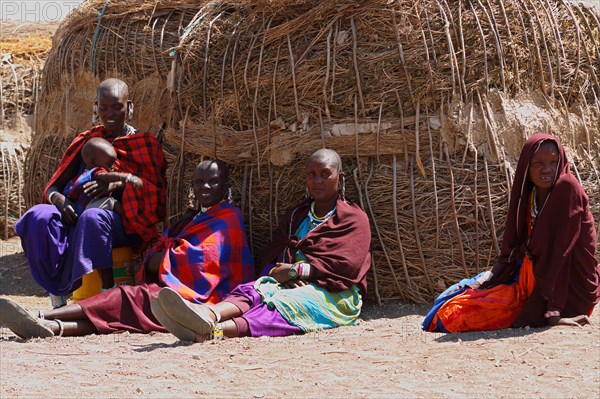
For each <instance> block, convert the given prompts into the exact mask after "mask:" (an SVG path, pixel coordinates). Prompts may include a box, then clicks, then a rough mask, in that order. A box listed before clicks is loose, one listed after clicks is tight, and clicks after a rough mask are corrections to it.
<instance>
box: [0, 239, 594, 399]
mask: <svg viewBox="0 0 600 399" xmlns="http://www.w3.org/2000/svg"><path fill="white" fill-rule="evenodd" d="M0 294H1V295H3V296H8V297H10V298H12V299H14V300H16V301H17V302H19V303H20V304H22V305H24V306H25V307H26V308H27V309H28V310H30V311H32V312H33V311H35V310H38V309H45V308H47V306H48V299H47V297H46V295H45V293H44V292H43V290H41V289H40V288H39V287H37V286H36V284H35V282H33V281H32V279H31V277H30V275H29V270H28V267H27V264H26V262H25V259H24V257H23V254H22V253H21V252H20V245H19V243H18V241H17V240H15V239H13V240H10V241H8V242H6V241H0ZM427 310H428V309H427V306H420V305H411V304H403V303H399V302H393V303H386V304H385V305H384V306H381V307H379V306H377V305H374V304H367V305H366V306H365V309H364V312H363V316H362V320H361V322H360V324H359V325H357V326H354V327H346V328H339V329H336V330H331V331H328V332H321V333H315V334H308V335H304V336H300V337H288V338H242V339H230V340H224V341H220V342H211V343H204V344H189V343H183V342H180V341H178V340H177V339H176V338H175V337H174V336H172V335H170V334H162V333H156V334H150V335H140V334H116V335H110V336H99V335H92V336H87V337H77V338H49V339H33V340H30V341H22V340H20V339H18V338H17V337H16V336H14V335H13V334H12V333H11V332H10V331H9V330H7V329H6V328H2V329H0V351H1V354H0V375H1V379H0V380H1V382H0V397H1V398H36V397H54V398H56V397H58V398H64V397H69V398H70V397H92V398H104V397H169V398H171V397H242V398H275V397H284V398H287V397H289V398H295V397H303V398H304V397H324V396H327V397H348V396H352V397H377V398H379V397H411V398H413V397H415V398H416V397H424V398H425V397H426V398H430V397H457V398H462V397H478V396H486V397H581V398H597V397H600V317H599V316H598V313H599V312H600V310H598V309H597V311H596V312H595V314H594V316H593V317H592V321H593V322H594V325H592V326H586V327H584V328H568V327H555V328H552V329H550V328H544V329H529V330H525V329H521V330H505V331H500V332H486V333H469V334H455V335H445V334H431V333H424V332H422V331H421V330H420V323H421V320H422V318H423V316H424V314H425V313H426V312H427Z"/></svg>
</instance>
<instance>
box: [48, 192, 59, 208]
mask: <svg viewBox="0 0 600 399" xmlns="http://www.w3.org/2000/svg"><path fill="white" fill-rule="evenodd" d="M54 194H58V191H52V192H51V193H50V194H48V202H49V203H50V204H52V205H54V204H53V203H52V196H53V195H54Z"/></svg>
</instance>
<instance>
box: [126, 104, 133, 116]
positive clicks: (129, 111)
mask: <svg viewBox="0 0 600 399" xmlns="http://www.w3.org/2000/svg"><path fill="white" fill-rule="evenodd" d="M132 118H133V102H132V101H131V100H127V120H131V119H132Z"/></svg>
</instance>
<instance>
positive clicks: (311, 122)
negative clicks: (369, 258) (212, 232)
mask: <svg viewBox="0 0 600 399" xmlns="http://www.w3.org/2000/svg"><path fill="white" fill-rule="evenodd" d="M103 4H104V2H103V1H94V2H91V3H89V5H87V6H86V7H84V8H81V9H80V11H78V13H77V14H74V15H73V17H72V18H70V20H69V21H66V22H65V24H63V26H62V27H61V31H60V34H58V35H57V37H58V39H57V41H56V42H55V48H54V51H53V53H52V55H51V57H50V60H52V62H50V60H49V62H48V64H47V69H46V74H45V76H46V78H45V86H44V99H43V100H42V101H41V103H43V104H45V105H43V107H45V108H44V109H47V110H48V111H47V112H45V113H44V116H45V118H38V119H37V121H38V122H39V123H40V124H39V129H38V131H44V132H45V135H44V136H43V137H42V138H41V139H40V140H39V141H37V142H36V146H37V147H36V152H35V156H33V157H31V161H30V162H29V164H36V165H39V164H44V165H45V164H47V165H48V167H49V168H50V169H49V170H50V171H51V170H52V169H53V168H52V166H53V165H55V163H56V156H57V154H60V153H61V151H62V150H63V149H64V146H65V145H66V144H67V143H68V142H69V140H70V137H72V134H74V130H82V129H83V128H87V127H88V126H87V125H86V124H85V123H87V122H82V120H86V119H87V118H88V117H89V116H88V115H89V111H88V110H87V109H84V108H82V109H83V111H82V110H80V109H76V110H74V111H72V112H71V113H68V114H67V113H66V109H67V108H66V105H67V104H72V103H74V104H76V105H77V104H84V103H85V104H87V105H86V106H90V105H91V102H92V101H91V97H92V96H93V90H94V89H95V85H96V84H97V82H98V81H99V80H100V79H101V78H104V77H106V76H108V75H115V76H118V77H124V78H125V80H127V81H128V83H130V86H132V87H134V90H133V91H134V100H135V102H136V104H137V109H138V110H139V109H140V107H141V108H142V109H144V112H143V114H144V115H143V117H142V118H141V119H139V120H137V121H134V124H137V125H138V126H139V127H142V128H144V129H145V128H148V129H152V130H154V131H158V130H159V128H160V127H162V126H163V125H165V129H164V131H163V130H162V129H160V130H161V131H163V132H164V136H163V137H164V146H165V150H166V152H167V156H168V159H169V161H170V165H171V167H170V170H169V184H170V189H169V207H170V213H171V215H176V214H177V213H178V212H180V211H181V210H182V209H183V207H184V206H185V205H187V203H188V201H189V195H188V194H189V184H188V182H189V181H190V176H191V173H192V170H193V167H194V165H195V164H196V163H197V161H198V159H199V158H201V157H204V156H209V157H215V156H216V157H218V158H220V159H223V160H226V161H228V162H230V163H232V164H233V166H234V167H233V172H232V179H233V181H234V185H235V187H234V188H235V189H236V191H237V192H238V193H239V198H237V199H238V203H239V204H240V206H241V208H242V209H243V211H244V214H245V217H246V223H247V227H248V233H249V236H250V240H251V242H252V246H253V249H254V252H255V255H258V254H259V253H260V251H261V249H262V248H263V247H264V245H265V243H266V242H267V241H268V240H269V232H270V230H271V228H272V227H274V226H275V225H276V224H277V222H278V220H277V218H278V217H279V215H280V213H281V212H282V211H283V210H284V209H286V208H288V207H289V206H290V205H291V204H293V203H295V202H297V201H298V200H299V199H300V197H302V196H303V190H304V189H303V184H302V174H303V173H302V170H303V165H304V160H305V158H306V156H307V155H309V154H310V153H311V152H313V151H314V150H316V149H317V148H320V147H322V146H327V147H330V148H334V149H335V150H337V151H338V152H339V153H340V154H341V155H342V156H343V159H344V163H345V170H346V175H347V179H346V187H347V195H348V197H349V198H351V199H353V200H355V201H357V202H359V203H361V205H362V206H363V207H364V209H365V210H366V211H367V213H368V214H369V216H370V218H371V223H372V233H373V243H372V247H373V256H374V259H375V262H374V267H373V273H372V274H371V276H370V278H371V280H372V281H371V282H372V283H374V284H372V285H371V287H372V288H374V289H373V290H372V291H371V292H372V293H373V294H374V296H375V297H376V298H377V299H378V300H385V299H390V298H401V299H404V300H410V301H415V302H424V301H428V300H430V299H431V298H432V297H433V296H434V295H435V294H436V293H438V292H439V291H441V290H442V289H443V288H444V287H445V286H447V285H448V284H449V283H453V282H455V281H456V280H457V279H459V278H462V277H465V276H467V275H472V274H474V273H476V272H477V271H478V270H482V269H485V268H487V267H489V265H490V262H492V260H493V259H494V257H495V256H496V254H497V253H498V249H499V245H500V243H499V241H500V234H501V231H502V228H503V225H504V219H505V212H506V204H507V201H508V192H509V188H510V184H511V181H512V173H513V170H512V167H513V165H514V163H515V162H516V158H517V156H518V153H519V151H520V148H521V146H522V144H523V142H524V140H525V139H526V138H527V137H528V136H530V135H531V134H532V133H533V132H535V131H536V130H545V131H548V132H552V133H554V134H556V135H557V136H559V137H560V139H561V141H562V142H563V143H564V144H565V146H566V147H567V148H568V149H569V154H570V155H571V157H572V158H573V160H574V162H573V164H574V169H575V170H576V172H577V173H578V175H579V176H580V179H581V180H582V182H583V184H584V187H585V188H586V189H587V190H588V192H590V195H591V197H592V203H593V204H598V203H600V192H599V191H598V188H597V187H598V186H599V184H600V178H599V176H598V172H597V171H598V170H600V154H599V152H600V129H599V128H598V126H600V104H599V102H598V96H599V93H600V84H599V82H598V79H599V76H600V73H599V71H600V51H599V46H600V44H599V43H600V40H599V39H600V23H599V21H598V19H599V17H598V12H597V11H595V10H594V9H592V8H589V7H586V6H584V5H578V4H574V3H570V2H566V1H557V0H550V1H545V0H519V1H517V0H507V1H503V2H502V1H490V0H475V1H460V0H459V1H455V2H449V1H447V0H417V1H408V0H396V1H388V0H364V1H349V0H342V1H317V0H304V1H277V0H254V1H250V0H243V1H235V2H220V1H209V2H203V3H201V4H190V3H188V2H187V1H181V2H157V3H155V4H152V7H151V5H150V4H145V3H143V2H141V1H129V2H123V3H119V4H117V5H115V6H114V7H113V8H111V6H109V7H108V8H107V10H106V12H105V14H104V17H103V21H104V22H103V23H102V25H101V28H100V32H101V33H100V35H99V36H98V39H97V40H95V39H94V31H95V27H96V22H97V13H98V12H99V10H100V8H101V6H102V5H103ZM175 4H176V5H175ZM177 13H180V14H177ZM166 15H168V16H170V17H166ZM175 15H177V16H179V17H177V18H176V17H175ZM176 20H177V21H179V22H178V23H175V22H174V21H176ZM184 22H185V23H184ZM186 24H187V27H185V29H184V26H186ZM157 26H159V27H160V26H166V27H167V29H159V28H157ZM158 31H161V32H163V31H164V32H165V37H167V33H171V34H172V36H169V37H170V39H169V40H168V43H167V40H165V42H163V43H160V44H159V43H158V40H157V37H158V36H157V32H158ZM179 36H181V37H179ZM161 37H162V34H161ZM153 38H154V39H153ZM94 42H95V43H96V46H95V56H94V57H91V47H92V46H91V43H94ZM169 47H175V49H176V53H177V55H176V58H174V59H173V58H168V57H166V55H165V54H163V51H164V50H165V49H167V48H169ZM134 48H137V49H143V51H140V52H135V53H134V52H133V49H134ZM130 49H131V50H130ZM90 58H91V59H92V61H93V62H92V70H93V74H92V73H90V72H89V65H88V64H89V59H90ZM147 79H154V80H153V83H152V84H151V85H148V84H147V83H146V82H145V81H146V80H147ZM82 81H83V82H84V84H81V82H82ZM92 83H93V84H92ZM138 84H143V87H144V88H145V89H144V90H137V89H135V86H136V85H138ZM155 84H156V85H158V86H154V85H155ZM80 89H82V90H80ZM150 89H154V90H155V91H152V92H151V93H152V94H151V96H149V95H140V91H142V92H144V93H146V91H148V92H149V90H150ZM76 90H77V91H76ZM156 90H157V91H156ZM76 93H84V94H76ZM167 94H169V95H168V96H167ZM77 96H80V97H77ZM52 98H54V99H59V101H58V103H59V104H60V106H61V107H65V108H64V109H65V114H66V116H65V115H61V116H59V117H54V116H53V114H52V113H51V112H50V110H51V109H52V108H51V107H54V108H56V101H54V102H52V101H51V99H52ZM157 103H158V104H160V106H157V105H156V104H157ZM165 104H166V105H165ZM40 108H42V105H40ZM88 109H89V108H88ZM82 118H83V119H82ZM140 124H141V126H140ZM144 124H146V125H144ZM50 149H51V150H50ZM45 173H49V172H48V171H46V172H45ZM47 177H48V175H45V176H42V175H41V174H40V175H37V176H36V178H35V179H34V180H35V184H32V185H31V190H32V192H36V193H37V192H39V191H40V190H41V186H43V183H44V182H45V181H46V180H47ZM599 211H600V208H598V206H596V205H595V207H594V212H595V215H596V217H600V212H599Z"/></svg>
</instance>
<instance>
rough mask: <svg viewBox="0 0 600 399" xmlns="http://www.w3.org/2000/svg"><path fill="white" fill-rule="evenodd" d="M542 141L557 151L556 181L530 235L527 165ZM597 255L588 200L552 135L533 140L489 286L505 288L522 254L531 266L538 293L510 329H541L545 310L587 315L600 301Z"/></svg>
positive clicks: (525, 150)
mask: <svg viewBox="0 0 600 399" xmlns="http://www.w3.org/2000/svg"><path fill="white" fill-rule="evenodd" d="M545 140H551V141H553V142H554V143H556V145H557V147H558V149H559V156H560V160H559V165H558V170H557V178H556V182H555V184H554V187H553V188H552V190H551V191H550V194H549V195H548V199H547V201H546V204H545V205H544V206H543V208H542V209H541V211H540V213H539V215H538V217H537V218H536V221H535V224H534V226H533V230H532V231H531V234H530V235H528V231H527V224H526V216H527V212H528V211H529V206H528V199H529V194H530V193H531V190H532V188H533V184H532V183H531V181H530V180H529V173H528V170H529V163H530V161H531V159H532V157H533V155H534V154H535V152H536V151H537V150H538V149H539V147H540V145H541V143H542V142H544V141H545ZM595 251H596V230H595V227H594V217H593V216H592V213H591V212H590V207H589V204H588V196H587V195H586V193H585V192H584V191H583V188H582V187H581V185H580V184H579V182H578V181H577V179H576V178H575V176H573V174H572V173H571V171H570V169H569V161H568V159H567V156H566V154H565V150H564V148H563V147H562V145H561V144H560V143H559V142H558V140H557V139H556V137H554V136H552V135H549V134H536V135H534V136H532V137H531V138H529V140H527V142H526V143H525V145H524V146H523V149H522V151H521V155H520V157H519V162H518V164H517V170H516V173H515V179H514V182H513V187H512V191H511V198H510V205H509V209H508V216H507V220H506V228H505V231H504V237H503V241H502V251H501V255H500V259H499V261H498V262H497V263H496V265H495V266H494V268H493V273H494V277H493V279H492V281H490V283H491V284H489V285H497V284H503V283H509V281H510V277H511V275H512V274H513V273H514V271H515V261H516V260H518V259H519V258H522V257H523V256H524V255H525V254H527V256H529V257H530V258H531V260H532V261H533V272H534V275H535V281H536V287H535V289H534V292H533V293H532V295H531V296H530V297H529V298H528V299H527V301H526V302H525V306H524V307H523V310H522V311H521V313H520V314H519V316H518V317H517V320H516V322H515V324H514V325H515V326H525V325H530V326H538V325H543V324H545V323H546V321H545V319H544V317H543V314H544V313H545V312H546V311H547V310H558V311H560V312H561V315H562V316H563V317H572V316H576V315H580V314H587V313H589V312H590V311H591V310H592V309H593V307H594V305H595V304H596V303H598V300H599V299H600V284H599V281H600V267H599V266H598V261H597V260H596V258H595V257H594V254H595Z"/></svg>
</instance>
